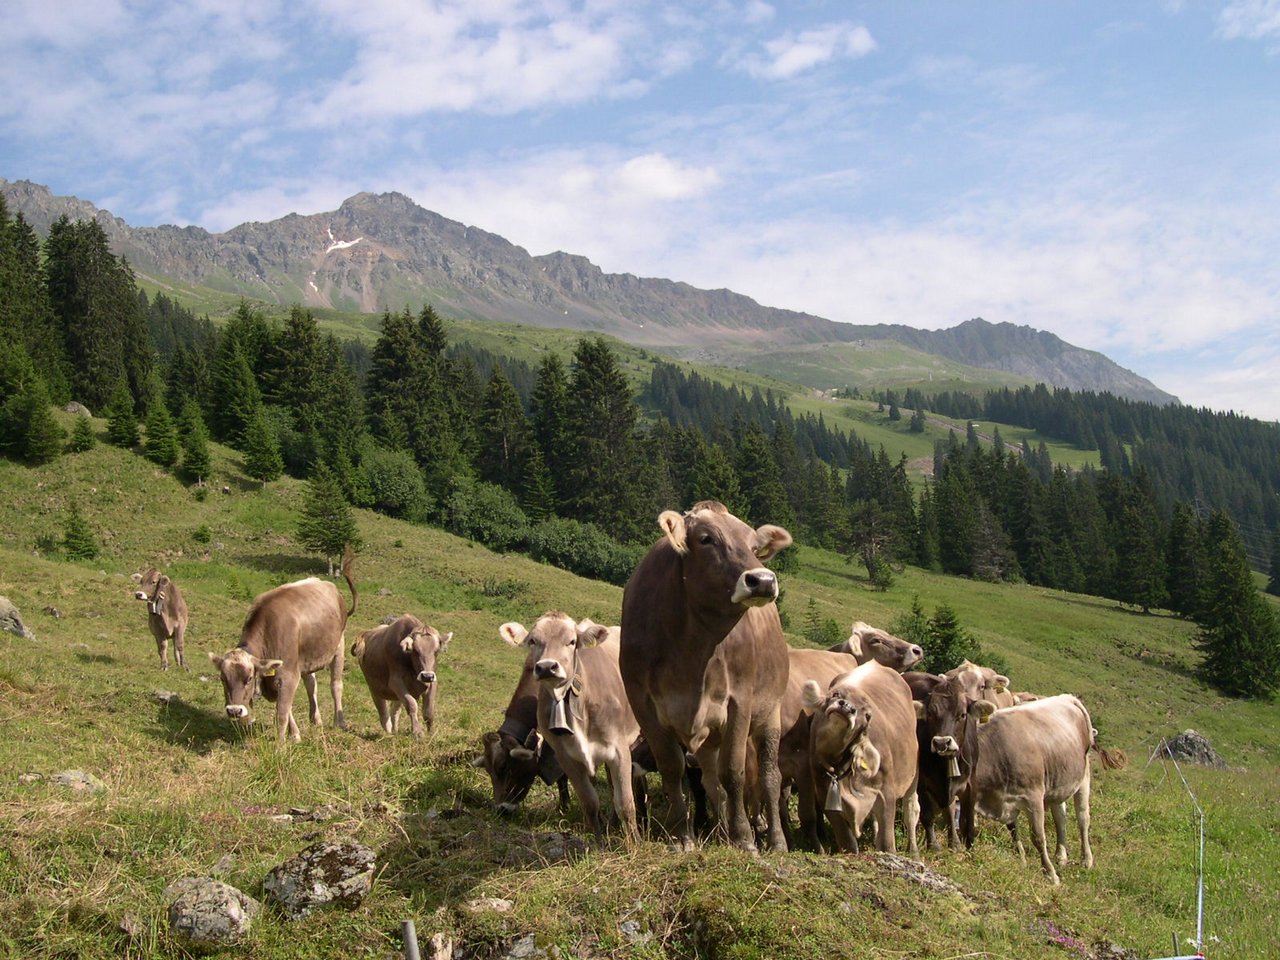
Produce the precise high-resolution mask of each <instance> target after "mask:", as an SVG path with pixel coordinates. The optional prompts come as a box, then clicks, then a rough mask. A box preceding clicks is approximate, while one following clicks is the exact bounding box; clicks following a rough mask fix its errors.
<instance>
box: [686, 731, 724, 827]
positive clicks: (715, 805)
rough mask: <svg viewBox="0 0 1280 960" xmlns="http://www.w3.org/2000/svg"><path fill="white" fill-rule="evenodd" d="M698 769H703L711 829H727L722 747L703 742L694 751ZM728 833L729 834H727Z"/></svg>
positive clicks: (703, 784)
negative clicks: (721, 756) (721, 766)
mask: <svg viewBox="0 0 1280 960" xmlns="http://www.w3.org/2000/svg"><path fill="white" fill-rule="evenodd" d="M694 759H696V760H697V761H698V769H699V770H701V771H702V790H703V792H704V793H705V794H706V797H707V809H708V811H709V812H710V821H711V822H710V830H709V831H708V833H710V832H712V831H715V830H722V831H727V830H728V827H727V821H728V814H727V813H726V812H725V792H724V786H723V784H722V783H721V781H720V747H719V746H709V745H707V744H705V743H704V744H703V745H702V746H701V747H699V748H698V749H697V750H695V751H694ZM726 835H727V834H726Z"/></svg>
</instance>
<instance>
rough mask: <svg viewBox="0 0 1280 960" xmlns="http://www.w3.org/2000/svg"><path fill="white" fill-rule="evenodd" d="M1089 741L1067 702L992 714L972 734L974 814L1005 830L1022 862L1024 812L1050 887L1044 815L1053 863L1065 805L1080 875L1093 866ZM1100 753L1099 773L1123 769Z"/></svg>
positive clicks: (1063, 847)
mask: <svg viewBox="0 0 1280 960" xmlns="http://www.w3.org/2000/svg"><path fill="white" fill-rule="evenodd" d="M1094 733H1095V732H1094V729H1093V726H1092V723H1091V721H1090V719H1089V711H1088V710H1086V709H1085V706H1084V704H1083V703H1081V702H1080V701H1079V700H1078V699H1077V698H1076V697H1073V696H1071V695H1070V694H1061V695H1059V696H1056V697H1045V698H1043V699H1041V700H1034V701H1031V702H1029V703H1024V704H1020V705H1018V706H1014V707H1008V708H1005V709H1001V710H997V711H995V713H993V714H992V715H991V719H990V720H988V721H987V722H986V723H984V724H982V725H981V726H980V727H978V762H977V766H976V767H975V768H974V771H973V776H972V777H971V779H970V782H969V788H968V789H969V791H970V792H972V794H973V806H974V808H975V809H976V810H977V812H978V813H980V814H981V815H982V816H984V817H989V818H990V819H992V820H998V821H1000V822H1001V823H1003V824H1005V825H1007V826H1008V828H1009V835H1010V836H1011V837H1012V838H1013V843H1014V846H1015V847H1016V849H1017V851H1018V854H1019V856H1021V857H1023V859H1024V860H1025V859H1026V857H1025V854H1024V852H1023V848H1022V841H1021V840H1019V838H1018V814H1019V813H1021V812H1023V811H1025V812H1026V814H1027V818H1028V819H1029V820H1030V821H1031V841H1032V843H1034V844H1035V847H1036V851H1037V852H1038V853H1039V854H1040V863H1041V865H1042V866H1043V867H1044V872H1045V873H1046V874H1048V876H1049V879H1050V880H1051V881H1052V882H1053V883H1054V884H1055V885H1056V884H1057V883H1058V874H1057V871H1056V870H1055V869H1054V865H1053V859H1051V858H1050V856H1049V848H1048V845H1047V843H1046V841H1045V832H1044V814H1045V810H1046V809H1052V810H1053V817H1054V826H1055V827H1056V830H1057V841H1058V844H1057V860H1058V863H1059V864H1060V865H1061V864H1065V863H1066V862H1067V844H1066V832H1067V831H1066V802H1067V801H1068V800H1072V801H1074V802H1075V808H1076V825H1077V826H1078V827H1079V830H1080V861H1081V863H1083V864H1084V866H1085V867H1086V868H1088V867H1092V866H1093V851H1092V850H1091V849H1090V848H1089V792H1090V784H1091V770H1090V765H1089V751H1090V750H1091V749H1093V750H1097V749H1098V747H1097V744H1096V742H1095V740H1094ZM1098 752H1099V753H1100V755H1101V758H1102V763H1103V766H1105V767H1109V768H1113V769H1114V768H1118V767H1121V766H1123V765H1124V763H1125V758H1124V755H1123V754H1122V753H1120V752H1119V751H1117V752H1115V753H1113V752H1111V751H1109V750H1099V751H1098ZM963 827H964V825H963V824H962V828H963ZM972 836H973V831H972V829H968V830H966V840H967V841H969V842H970V843H971V842H972Z"/></svg>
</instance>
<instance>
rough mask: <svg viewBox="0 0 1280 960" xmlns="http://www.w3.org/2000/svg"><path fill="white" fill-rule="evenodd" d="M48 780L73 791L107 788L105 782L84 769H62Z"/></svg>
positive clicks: (93, 790)
mask: <svg viewBox="0 0 1280 960" xmlns="http://www.w3.org/2000/svg"><path fill="white" fill-rule="evenodd" d="M49 782H50V783H53V784H57V785H58V786H60V787H66V788H67V789H68V790H71V791H72V792H74V793H100V792H102V791H103V790H106V789H107V785H106V784H105V783H103V782H102V781H101V780H99V779H98V778H97V777H95V776H94V775H93V774H92V773H86V772H85V771H84V770H62V771H60V772H59V773H55V774H52V775H51V776H50V777H49Z"/></svg>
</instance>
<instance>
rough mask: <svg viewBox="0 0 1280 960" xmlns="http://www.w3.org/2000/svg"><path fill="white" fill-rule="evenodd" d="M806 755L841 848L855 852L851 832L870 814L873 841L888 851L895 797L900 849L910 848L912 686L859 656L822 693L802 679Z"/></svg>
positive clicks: (913, 814)
mask: <svg viewBox="0 0 1280 960" xmlns="http://www.w3.org/2000/svg"><path fill="white" fill-rule="evenodd" d="M804 701H805V707H806V708H807V709H809V710H810V711H811V712H812V714H811V717H810V721H809V750H810V753H809V756H810V762H811V764H812V769H813V777H814V781H815V782H816V783H817V784H819V785H821V786H822V787H823V789H824V790H825V795H826V801H825V802H824V804H823V809H824V810H826V812H827V819H828V820H829V821H830V823H831V827H832V829H833V830H834V832H835V836H836V843H837V845H838V846H839V847H840V849H841V850H843V851H845V852H852V853H856V852H857V850H858V840H857V835H858V832H859V830H860V829H861V827H862V823H863V821H864V820H865V819H866V818H867V816H868V815H869V814H874V815H875V822H876V848H877V849H879V850H882V851H887V852H889V853H893V852H895V850H896V849H897V843H896V840H895V838H894V835H893V827H894V822H895V819H896V813H897V807H898V805H899V803H901V805H902V815H903V827H904V828H905V832H906V835H907V838H908V840H907V849H908V852H909V853H910V854H911V855H912V856H916V853H917V849H916V833H915V831H916V820H917V818H918V816H919V813H920V805H919V802H918V801H917V799H916V773H917V757H916V714H915V708H914V707H913V706H912V703H911V688H910V687H908V686H907V682H906V681H905V680H903V679H902V676H901V675H900V674H899V673H898V672H897V671H895V670H890V669H889V668H888V667H885V666H882V665H881V664H879V663H875V662H868V663H864V664H862V665H860V666H858V667H857V668H855V669H854V670H851V671H849V672H848V673H846V674H842V675H841V676H838V677H836V678H834V679H833V680H832V681H831V684H830V686H829V687H828V688H827V690H826V691H825V693H824V692H823V690H822V687H821V686H820V685H819V684H818V683H817V682H816V681H814V680H810V681H808V682H807V683H806V684H805V685H804Z"/></svg>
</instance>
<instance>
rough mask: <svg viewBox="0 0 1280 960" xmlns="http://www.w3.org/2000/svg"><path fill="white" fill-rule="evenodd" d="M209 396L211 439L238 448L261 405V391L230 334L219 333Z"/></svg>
mask: <svg viewBox="0 0 1280 960" xmlns="http://www.w3.org/2000/svg"><path fill="white" fill-rule="evenodd" d="M211 393H212V398H211V399H212V403H213V407H212V417H211V421H212V422H211V423H210V426H211V427H212V429H213V435H214V437H215V438H216V439H218V440H221V441H222V442H223V443H231V444H235V445H236V446H237V447H241V446H242V445H243V443H244V442H245V432H246V430H247V429H248V426H249V421H250V419H251V418H252V417H253V415H254V412H255V411H256V410H257V409H258V408H259V407H260V406H261V405H262V391H261V390H260V389H259V387H258V381H257V378H256V377H255V376H254V373H253V368H252V367H251V366H250V364H249V357H248V355H247V354H246V352H245V348H244V346H243V345H242V344H241V343H240V340H239V339H237V338H236V337H235V336H234V335H233V333H232V331H231V330H226V331H224V332H223V334H222V339H221V340H220V341H219V344H218V356H217V359H216V360H215V361H214V367H213V383H212V384H211Z"/></svg>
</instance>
